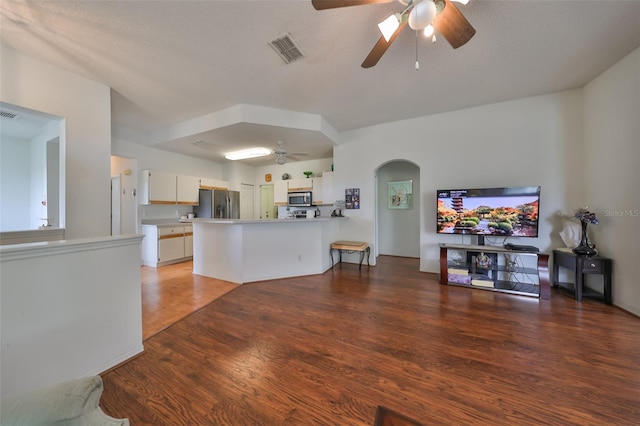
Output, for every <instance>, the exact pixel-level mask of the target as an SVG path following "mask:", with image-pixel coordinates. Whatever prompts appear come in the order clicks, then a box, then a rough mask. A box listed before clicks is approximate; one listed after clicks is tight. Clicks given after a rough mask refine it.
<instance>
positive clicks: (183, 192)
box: [176, 175, 200, 206]
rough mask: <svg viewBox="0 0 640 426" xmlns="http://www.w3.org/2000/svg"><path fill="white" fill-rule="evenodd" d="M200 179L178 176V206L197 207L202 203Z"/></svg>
mask: <svg viewBox="0 0 640 426" xmlns="http://www.w3.org/2000/svg"><path fill="white" fill-rule="evenodd" d="M199 189H200V178H197V177H193V176H184V175H177V176H176V201H177V203H178V204H182V205H187V206H197V205H198V204H199V203H200V193H199Z"/></svg>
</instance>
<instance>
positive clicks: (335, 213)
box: [331, 200, 346, 217]
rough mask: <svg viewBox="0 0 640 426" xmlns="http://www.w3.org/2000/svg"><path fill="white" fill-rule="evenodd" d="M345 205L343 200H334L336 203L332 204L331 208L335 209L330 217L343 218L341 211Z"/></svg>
mask: <svg viewBox="0 0 640 426" xmlns="http://www.w3.org/2000/svg"><path fill="white" fill-rule="evenodd" d="M345 204H346V203H345V201H344V200H336V202H335V203H333V207H334V208H335V210H334V211H333V213H331V216H333V217H344V216H342V210H344V207H345Z"/></svg>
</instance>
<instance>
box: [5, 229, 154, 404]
mask: <svg viewBox="0 0 640 426" xmlns="http://www.w3.org/2000/svg"><path fill="white" fill-rule="evenodd" d="M141 240H142V236H128V237H127V236H120V237H104V238H86V239H75V240H67V241H56V242H50V243H36V244H32V245H30V244H20V245H11V246H2V247H0V262H1V265H0V293H1V294H2V299H0V305H1V309H0V338H1V340H2V344H1V345H0V373H1V374H0V392H1V396H3V397H4V396H8V395H15V394H20V393H23V392H28V391H30V390H33V389H38V388H42V387H46V386H50V385H53V384H55V383H60V382H62V381H66V380H70V379H73V378H78V377H84V376H89V375H94V374H98V373H101V372H104V371H106V370H108V369H109V368H111V367H114V366H115V365H117V364H119V363H121V362H123V361H124V360H126V359H128V358H130V357H131V356H134V355H136V354H138V353H140V352H142V350H143V346H142V302H141V288H140V261H139V252H140V241H141ZM35 296H37V297H35Z"/></svg>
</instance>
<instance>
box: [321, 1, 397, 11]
mask: <svg viewBox="0 0 640 426" xmlns="http://www.w3.org/2000/svg"><path fill="white" fill-rule="evenodd" d="M392 1H394V0H311V4H312V5H313V8H314V9H315V10H325V9H336V8H338V7H348V6H360V5H365V4H380V3H391V2H392Z"/></svg>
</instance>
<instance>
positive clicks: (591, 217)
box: [573, 207, 599, 256]
mask: <svg viewBox="0 0 640 426" xmlns="http://www.w3.org/2000/svg"><path fill="white" fill-rule="evenodd" d="M574 217H575V218H576V219H578V220H579V221H580V225H581V226H582V238H581V239H580V244H578V246H577V247H576V248H574V249H573V252H574V253H575V254H577V255H579V256H595V255H597V254H598V250H596V245H595V244H593V243H592V242H591V241H590V240H589V232H588V226H589V224H592V225H597V224H598V223H599V222H598V217H597V216H596V214H595V213H592V212H590V211H589V209H588V208H587V207H583V208H580V209H578V210H577V211H576V214H575V215H574Z"/></svg>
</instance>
